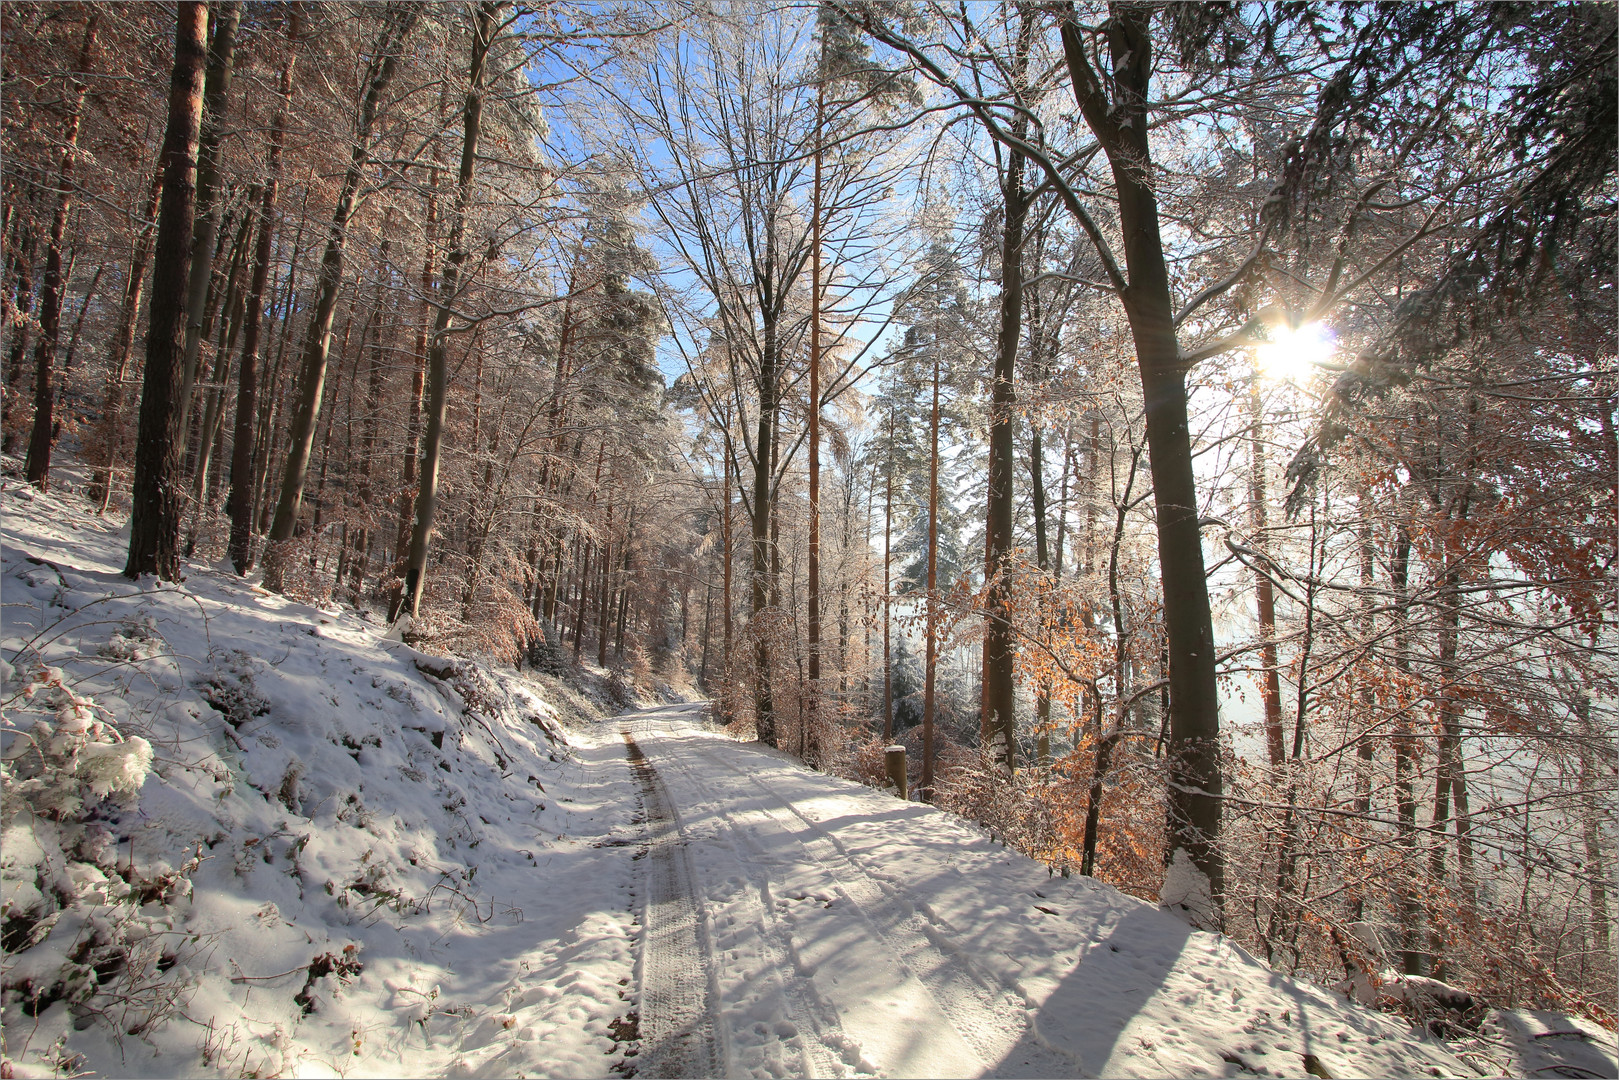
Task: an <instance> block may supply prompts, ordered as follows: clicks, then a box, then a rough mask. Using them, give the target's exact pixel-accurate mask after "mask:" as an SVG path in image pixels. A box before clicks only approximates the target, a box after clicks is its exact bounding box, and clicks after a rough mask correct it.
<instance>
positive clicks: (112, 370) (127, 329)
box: [90, 166, 163, 513]
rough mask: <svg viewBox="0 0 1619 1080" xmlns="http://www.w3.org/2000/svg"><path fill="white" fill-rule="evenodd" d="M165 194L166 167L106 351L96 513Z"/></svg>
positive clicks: (112, 460)
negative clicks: (159, 210)
mask: <svg viewBox="0 0 1619 1080" xmlns="http://www.w3.org/2000/svg"><path fill="white" fill-rule="evenodd" d="M162 197H163V169H162V168H161V166H160V167H159V168H158V169H157V171H156V172H155V173H154V174H153V176H152V187H151V190H150V191H149V192H148V193H147V196H146V203H145V214H144V215H143V220H144V221H145V222H147V224H145V225H144V226H143V227H142V228H141V231H140V235H139V236H138V237H137V238H136V240H135V250H134V254H133V255H132V256H131V257H130V261H129V277H128V279H127V280H126V281H125V284H124V301H123V305H122V307H120V309H119V313H118V333H117V334H116V335H115V336H114V337H113V341H112V346H111V348H109V349H108V351H107V395H106V401H105V402H104V403H103V405H102V409H101V424H100V431H99V439H100V442H101V454H100V459H101V460H100V465H99V466H98V468H97V469H96V473H95V477H94V479H93V480H92V481H91V484H90V498H91V499H93V500H94V501H95V503H96V512H97V513H105V512H106V509H107V503H108V501H109V500H110V499H111V498H112V473H113V467H114V465H115V464H116V463H117V461H118V457H119V455H118V445H119V443H120V442H122V439H121V435H122V431H121V429H122V427H123V423H122V421H123V411H124V396H125V395H124V379H125V377H126V376H127V374H128V371H129V357H130V354H131V353H132V352H133V351H134V348H135V328H136V325H137V324H138V323H139V321H140V307H141V294H142V292H143V291H144V289H145V285H146V270H147V266H148V264H149V263H150V261H151V258H152V241H153V239H154V238H155V236H156V235H157V215H158V207H159V205H160V202H159V201H160V200H161V199H162Z"/></svg>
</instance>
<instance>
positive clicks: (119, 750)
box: [0, 667, 152, 825]
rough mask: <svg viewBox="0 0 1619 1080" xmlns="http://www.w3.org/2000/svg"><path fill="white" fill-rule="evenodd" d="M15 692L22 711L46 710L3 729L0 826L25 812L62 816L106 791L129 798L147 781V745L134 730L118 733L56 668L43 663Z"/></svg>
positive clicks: (102, 796) (149, 757) (149, 751)
mask: <svg viewBox="0 0 1619 1080" xmlns="http://www.w3.org/2000/svg"><path fill="white" fill-rule="evenodd" d="M20 696H21V697H22V698H23V699H24V700H26V701H27V702H28V703H29V704H28V707H27V708H26V709H25V710H23V711H21V713H20V715H22V716H27V715H28V714H29V713H34V714H36V715H37V714H38V713H40V712H44V713H46V714H47V715H50V716H51V719H50V720H46V719H39V720H36V721H35V722H34V724H33V725H32V727H31V728H29V729H28V730H26V731H18V730H15V729H14V730H12V731H10V732H8V734H9V736H10V739H9V741H8V743H7V744H6V747H5V751H4V755H3V756H4V768H5V781H6V782H5V792H4V798H3V799H0V825H6V824H10V822H11V821H12V819H13V818H14V817H15V816H16V815H17V814H18V813H21V812H23V811H24V810H26V811H28V812H30V813H32V814H36V815H43V816H46V817H49V818H51V819H52V820H56V821H60V820H62V819H64V818H66V817H69V816H72V815H76V814H79V813H81V812H82V811H83V810H84V809H85V808H86V807H87V806H93V805H95V804H96V803H99V802H100V801H101V800H102V799H105V798H107V797H108V796H111V795H134V794H135V793H136V792H137V791H139V790H140V787H141V785H142V784H144V783H145V782H146V775H147V772H148V771H149V770H150V769H151V765H152V747H151V744H150V743H148V742H147V741H146V740H145V739H143V738H141V737H140V736H139V735H135V736H131V737H129V738H128V739H125V738H123V737H121V736H120V735H119V734H118V732H117V731H116V730H115V729H114V728H112V727H111V725H109V724H106V723H104V722H103V721H102V720H101V719H100V718H99V715H98V713H100V712H102V711H103V710H100V707H99V706H97V705H96V703H95V702H94V701H92V700H91V699H90V698H88V697H83V696H81V695H79V694H77V693H75V692H74V691H73V689H72V688H71V687H69V686H68V685H67V684H66V683H65V682H64V681H63V679H62V672H61V670H60V669H59V668H51V667H41V668H39V669H38V670H37V671H36V672H35V673H34V677H33V680H32V681H31V682H30V683H29V684H28V685H27V686H26V687H24V688H23V689H22V691H21V693H20Z"/></svg>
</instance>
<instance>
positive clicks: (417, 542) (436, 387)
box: [405, 0, 501, 618]
mask: <svg viewBox="0 0 1619 1080" xmlns="http://www.w3.org/2000/svg"><path fill="white" fill-rule="evenodd" d="M500 7H501V5H500V4H498V3H495V2H492V0H483V2H481V3H480V4H479V5H478V13H477V16H476V18H475V20H474V24H473V37H472V62H471V64H470V69H469V72H468V85H467V97H466V105H465V108H464V110H463V113H462V117H463V119H462V139H461V170H460V173H459V174H458V175H457V177H456V188H455V205H454V209H453V211H452V216H451V220H450V236H449V251H448V253H447V254H446V255H445V259H444V273H443V274H442V275H441V276H440V279H439V301H438V304H437V309H438V311H437V314H436V315H435V316H434V320H433V337H432V342H431V344H430V345H429V346H428V350H427V430H426V431H425V432H424V435H423V440H422V454H421V480H420V483H419V485H418V487H417V490H416V522H415V525H414V526H413V527H412V529H411V533H410V550H409V553H408V556H407V560H406V564H405V599H406V609H407V610H408V611H409V613H410V616H411V617H412V618H415V617H416V615H417V614H418V612H419V610H420V607H421V599H422V586H423V585H424V584H425V582H424V580H423V578H424V577H425V575H426V573H427V549H428V545H429V543H430V542H431V539H432V533H433V516H434V514H435V512H436V511H437V509H438V506H437V501H438V473H439V458H440V456H441V452H442V444H443V441H444V417H445V409H446V403H447V401H448V397H447V395H448V381H449V372H448V366H447V360H446V355H447V352H448V345H449V341H448V331H449V327H450V309H451V305H452V304H453V303H454V302H455V299H456V292H457V290H458V288H459V287H460V282H461V264H462V263H464V262H465V261H466V257H467V252H466V247H465V243H464V239H465V232H466V219H467V204H468V202H469V200H470V197H471V189H472V176H473V170H474V167H475V166H476V164H477V160H478V136H479V132H480V129H481V126H482V122H483V81H484V67H485V64H486V61H487V60H488V56H489V48H490V46H491V45H492V44H493V43H494V33H495V18H496V15H497V14H498V13H499V10H500Z"/></svg>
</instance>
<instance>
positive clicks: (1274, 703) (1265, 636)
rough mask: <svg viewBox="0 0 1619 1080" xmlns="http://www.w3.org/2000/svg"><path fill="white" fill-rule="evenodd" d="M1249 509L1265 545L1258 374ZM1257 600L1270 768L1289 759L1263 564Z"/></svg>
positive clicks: (1257, 571)
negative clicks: (1284, 735) (1283, 737)
mask: <svg viewBox="0 0 1619 1080" xmlns="http://www.w3.org/2000/svg"><path fill="white" fill-rule="evenodd" d="M1248 423H1249V430H1248V455H1249V461H1248V508H1249V511H1248V512H1249V517H1250V518H1251V519H1252V521H1253V530H1254V533H1253V542H1254V544H1255V545H1256V546H1257V545H1259V544H1262V543H1264V542H1265V533H1266V531H1267V530H1268V528H1269V521H1268V509H1269V508H1268V507H1267V506H1266V502H1265V499H1266V496H1265V413H1264V403H1263V402H1262V401H1261V400H1260V397H1259V372H1258V371H1257V370H1256V371H1255V372H1254V380H1253V384H1252V385H1251V387H1250V388H1249V391H1248ZM1254 597H1255V602H1256V604H1257V606H1258V609H1259V641H1260V654H1259V655H1260V667H1261V668H1262V669H1263V670H1262V671H1261V672H1260V699H1261V700H1262V701H1263V703H1264V707H1265V749H1266V750H1267V751H1268V752H1269V755H1270V764H1271V768H1273V769H1279V768H1281V766H1282V763H1283V762H1285V761H1286V760H1287V748H1286V747H1285V746H1284V745H1283V741H1282V682H1281V676H1280V674H1279V672H1278V660H1277V656H1276V591H1275V587H1274V586H1273V585H1272V584H1271V580H1270V574H1269V573H1267V572H1266V570H1265V567H1264V566H1263V565H1261V566H1256V567H1254Z"/></svg>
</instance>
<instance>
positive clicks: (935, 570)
mask: <svg viewBox="0 0 1619 1080" xmlns="http://www.w3.org/2000/svg"><path fill="white" fill-rule="evenodd" d="M938 588H939V343H938V342H937V341H935V342H934V347H933V405H932V409H931V411H930V413H929V420H928V588H927V596H926V598H925V600H924V603H926V604H927V631H926V633H927V644H926V658H925V661H924V665H923V669H922V791H921V798H922V801H923V802H927V803H930V802H932V801H933V721H934V711H935V709H936V708H937V703H936V700H935V695H936V688H937V685H938V684H937V668H938V663H939V627H938V618H939V617H938V610H939V605H938V599H939V598H938ZM890 693H892V684H890Z"/></svg>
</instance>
